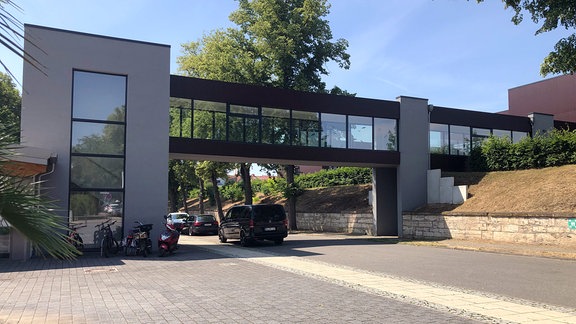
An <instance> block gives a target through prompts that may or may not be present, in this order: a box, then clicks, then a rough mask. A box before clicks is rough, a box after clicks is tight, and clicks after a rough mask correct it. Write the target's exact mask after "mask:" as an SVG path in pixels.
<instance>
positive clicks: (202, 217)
mask: <svg viewBox="0 0 576 324" xmlns="http://www.w3.org/2000/svg"><path fill="white" fill-rule="evenodd" d="M215 220H216V218H214V216H212V215H200V216H198V222H202V223H211V222H214V221H215Z"/></svg>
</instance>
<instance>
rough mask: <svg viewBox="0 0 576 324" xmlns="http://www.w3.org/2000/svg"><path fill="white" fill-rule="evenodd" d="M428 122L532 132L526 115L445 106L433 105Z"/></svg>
mask: <svg viewBox="0 0 576 324" xmlns="http://www.w3.org/2000/svg"><path fill="white" fill-rule="evenodd" d="M430 122H431V123H437V124H450V125H460V126H470V127H477V128H491V129H502V130H513V131H519V132H527V133H530V132H532V124H531V121H530V118H528V117H521V116H512V115H503V114H495V113H487V112H480V111H471V110H460V109H454V108H445V107H434V109H433V110H432V113H431V114H430Z"/></svg>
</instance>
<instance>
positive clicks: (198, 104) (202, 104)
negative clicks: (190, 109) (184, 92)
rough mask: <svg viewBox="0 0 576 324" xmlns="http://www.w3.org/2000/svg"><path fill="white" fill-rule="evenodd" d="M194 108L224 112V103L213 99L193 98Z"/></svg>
mask: <svg viewBox="0 0 576 324" xmlns="http://www.w3.org/2000/svg"><path fill="white" fill-rule="evenodd" d="M194 110H208V111H218V112H223V113H225V112H226V103H224V102H215V101H203V100H194Z"/></svg>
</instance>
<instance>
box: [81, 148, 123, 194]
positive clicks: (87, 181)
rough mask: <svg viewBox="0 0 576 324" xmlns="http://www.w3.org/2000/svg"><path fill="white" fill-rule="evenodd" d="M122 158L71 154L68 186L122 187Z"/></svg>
mask: <svg viewBox="0 0 576 324" xmlns="http://www.w3.org/2000/svg"><path fill="white" fill-rule="evenodd" d="M123 175H124V159H123V158H111V157H91V156H72V159H71V162H70V188H72V189H74V188H111V189H122V186H123V185H124V181H123Z"/></svg>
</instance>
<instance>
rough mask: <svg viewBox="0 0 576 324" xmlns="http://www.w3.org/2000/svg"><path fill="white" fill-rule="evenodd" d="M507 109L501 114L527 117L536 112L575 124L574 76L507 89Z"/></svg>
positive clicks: (575, 81) (575, 97) (575, 84)
mask: <svg viewBox="0 0 576 324" xmlns="http://www.w3.org/2000/svg"><path fill="white" fill-rule="evenodd" d="M508 107H509V108H508V110H507V111H504V112H502V113H503V114H508V115H516V116H528V115H529V114H531V113H533V112H537V113H543V114H550V115H554V119H555V120H561V121H569V122H576V75H561V76H557V77H554V78H550V79H546V80H542V81H538V82H534V83H530V84H526V85H522V86H519V87H516V88H512V89H509V90H508Z"/></svg>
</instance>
